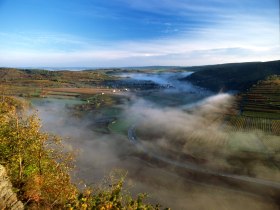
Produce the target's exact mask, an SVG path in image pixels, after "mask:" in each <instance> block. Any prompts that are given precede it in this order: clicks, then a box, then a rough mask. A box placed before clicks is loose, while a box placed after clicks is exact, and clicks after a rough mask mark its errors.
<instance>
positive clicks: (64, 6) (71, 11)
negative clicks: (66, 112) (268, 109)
mask: <svg viewBox="0 0 280 210" xmlns="http://www.w3.org/2000/svg"><path fill="white" fill-rule="evenodd" d="M278 4H279V0H265V1H264V0H47V1H46V0H0V66H15V67H21V66H30V67H36V66H50V67H51V66H56V67H66V66H67V67H71V66H72V67H74V66H75V67H77V66H88V67H112V66H149V65H181V66H191V65H204V64H215V63H227V62H245V61H267V60H277V59H280V38H279V6H278Z"/></svg>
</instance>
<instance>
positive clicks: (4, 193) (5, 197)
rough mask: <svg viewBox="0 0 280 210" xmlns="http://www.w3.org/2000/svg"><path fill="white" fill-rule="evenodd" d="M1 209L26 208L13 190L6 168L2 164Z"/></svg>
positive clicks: (0, 171)
mask: <svg viewBox="0 0 280 210" xmlns="http://www.w3.org/2000/svg"><path fill="white" fill-rule="evenodd" d="M0 209H10V210H21V209H24V207H23V204H22V202H21V201H19V200H18V199H17V195H16V194H15V193H14V192H13V189H12V184H11V182H10V180H9V177H8V176H7V172H6V169H5V168H4V167H3V166H2V165H0Z"/></svg>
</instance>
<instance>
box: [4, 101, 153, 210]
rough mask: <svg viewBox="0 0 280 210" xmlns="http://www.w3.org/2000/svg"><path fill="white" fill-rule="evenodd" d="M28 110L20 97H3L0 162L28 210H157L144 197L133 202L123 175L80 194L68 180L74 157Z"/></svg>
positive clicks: (69, 179) (141, 196)
mask: <svg viewBox="0 0 280 210" xmlns="http://www.w3.org/2000/svg"><path fill="white" fill-rule="evenodd" d="M26 107H27V104H26V103H25V102H24V101H21V100H20V99H16V98H13V97H2V98H0V164H2V165H4V166H5V167H6V169H7V171H8V174H9V176H10V179H11V181H12V183H13V187H14V188H15V191H16V192H17V194H18V198H19V199H20V200H21V201H23V203H24V204H25V207H26V208H27V209H100V210H108V209H131V210H134V209H159V206H153V205H150V204H144V203H143V199H144V198H145V195H144V194H140V195H139V196H138V197H137V198H136V199H132V197H131V196H130V195H129V193H127V192H125V191H124V190H123V183H124V176H123V175H121V176H119V175H118V176H116V175H112V176H109V177H110V179H109V180H108V181H107V182H106V183H105V184H104V185H102V187H98V188H97V187H91V188H86V189H84V190H83V191H80V190H78V188H77V186H76V185H75V184H74V183H72V181H71V177H70V174H71V171H72V170H73V169H74V163H73V160H74V159H73V154H72V153H69V152H65V149H64V148H63V145H62V144H61V140H60V138H58V137H57V136H53V135H50V134H48V133H44V132H42V131H41V126H40V120H39V118H38V117H37V115H36V114H27V113H28V112H27V108H26Z"/></svg>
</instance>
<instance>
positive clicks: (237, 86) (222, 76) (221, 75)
mask: <svg viewBox="0 0 280 210" xmlns="http://www.w3.org/2000/svg"><path fill="white" fill-rule="evenodd" d="M274 74H276V75H277V74H278V75H279V74H280V61H270V62H254V63H235V64H221V65H213V66H205V67H201V69H200V70H199V71H197V72H195V73H193V74H192V75H190V76H188V77H186V78H185V80H188V81H191V82H192V83H194V84H195V85H198V86H201V87H205V88H209V89H211V90H213V91H220V90H226V91H227V90H237V91H244V90H246V89H248V88H250V87H251V86H252V85H253V84H255V83H256V82H257V81H259V80H263V79H265V78H266V77H268V76H270V75H274Z"/></svg>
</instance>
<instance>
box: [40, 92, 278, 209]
mask: <svg viewBox="0 0 280 210" xmlns="http://www.w3.org/2000/svg"><path fill="white" fill-rule="evenodd" d="M182 97H187V95H182ZM232 103H233V97H232V96H231V95H228V94H218V95H215V96H211V97H208V98H205V99H204V100H201V101H199V102H196V103H195V108H194V105H193V106H189V104H182V105H180V106H177V107H174V106H173V107H168V106H165V107H162V106H159V105H157V104H156V103H153V102H151V101H146V100H144V99H143V98H141V97H137V96H135V97H132V102H129V103H127V104H124V105H122V109H123V110H125V111H124V112H123V113H121V117H122V118H123V119H125V120H127V121H129V120H130V121H133V122H132V124H131V126H133V127H134V129H135V133H136V135H137V143H136V144H135V143H132V142H131V141H129V139H128V138H127V136H124V135H120V134H114V133H110V134H101V133H98V132H94V131H93V128H92V126H94V125H93V123H92V121H93V119H94V113H89V114H88V115H86V116H83V117H80V118H77V117H75V116H74V115H72V113H71V111H70V110H68V109H67V108H66V107H65V103H64V102H61V101H60V100H51V101H50V102H48V103H35V106H36V109H37V110H38V114H39V117H40V118H41V119H42V124H43V129H44V130H46V131H48V132H52V133H54V134H58V135H60V136H62V137H63V138H64V139H65V140H64V144H65V146H66V147H67V148H68V149H70V150H78V151H79V154H78V156H77V170H76V172H75V175H74V176H75V177H78V178H81V179H83V180H85V182H86V183H89V184H91V183H97V182H99V181H100V180H101V179H102V178H103V177H104V176H106V175H108V174H109V172H110V171H112V170H113V169H116V168H118V169H119V168H120V169H123V170H126V171H127V172H128V177H127V180H126V181H127V184H128V187H129V188H130V191H131V192H132V193H139V192H147V193H148V194H149V195H150V200H151V201H152V202H155V203H161V204H162V205H163V206H166V207H171V208H173V209H205V210H206V209H207V210H208V209H246V210H250V209H252V210H253V209H254V210H256V209H278V206H277V204H276V203H275V202H274V201H273V200H271V199H270V198H269V197H265V196H259V195H257V194H252V193H248V192H246V191H242V190H236V189H231V187H230V186H228V187H225V186H219V185H218V184H217V185H215V183H214V184H213V183H207V181H205V182H199V181H193V179H191V178H190V177H188V176H187V175H186V176H183V175H182V173H178V171H177V169H176V165H178V163H180V164H182V166H184V165H188V164H189V163H191V164H195V165H199V168H204V169H207V170H211V171H214V172H217V173H227V174H228V173H233V174H240V175H246V176H252V177H257V178H265V179H267V180H273V181H277V182H279V180H280V173H279V171H278V169H277V168H275V167H270V166H267V164H266V161H264V160H263V159H261V158H259V159H258V158H256V160H254V161H248V160H247V159H246V158H245V160H246V161H247V162H246V161H245V162H242V161H243V160H242V159H238V158H236V157H238V156H239V155H240V154H242V155H244V154H245V153H244V152H247V151H250V149H251V150H254V151H253V152H259V153H265V155H266V154H268V150H269V154H270V155H271V154H273V155H275V158H276V156H277V157H278V158H279V153H277V151H279V149H280V145H279V144H275V139H273V138H274V137H273V136H270V135H269V134H266V133H263V132H261V131H252V132H244V131H238V132H236V131H233V130H231V129H230V128H229V127H228V125H227V124H226V123H221V122H222V119H221V116H222V115H223V114H224V113H226V112H227V110H228V109H229V108H230V107H231V105H232ZM186 107H192V108H186ZM131 119H133V120H131ZM235 139H238V141H235ZM241 139H242V140H241ZM265 139H268V141H267V142H266V143H265V142H264V140H265ZM236 142H238V143H236ZM251 144H252V145H254V146H253V149H252V148H251V147H250V145H251ZM266 144H267V145H266ZM139 145H140V146H139ZM156 159H158V160H159V161H161V163H160V164H157V161H155V160H156ZM151 160H152V161H151ZM165 161H166V163H167V165H168V166H165V164H164V162H165ZM172 161H173V162H174V166H172V164H171V163H172Z"/></svg>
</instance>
